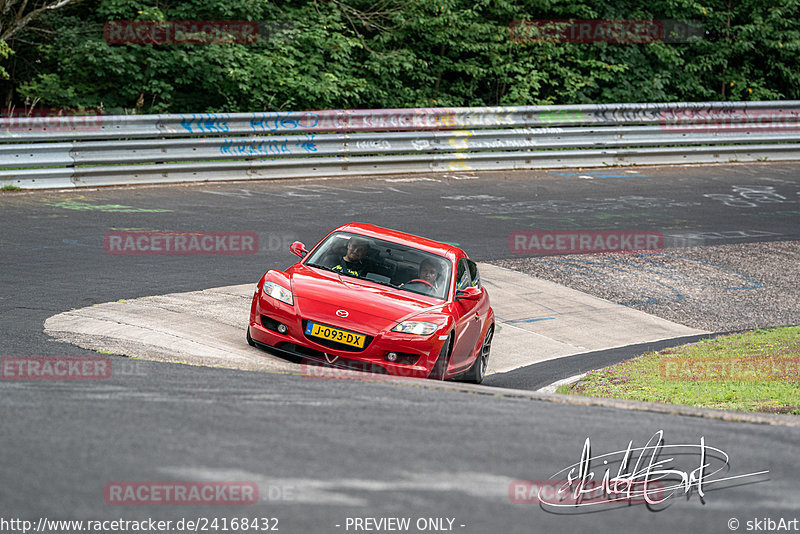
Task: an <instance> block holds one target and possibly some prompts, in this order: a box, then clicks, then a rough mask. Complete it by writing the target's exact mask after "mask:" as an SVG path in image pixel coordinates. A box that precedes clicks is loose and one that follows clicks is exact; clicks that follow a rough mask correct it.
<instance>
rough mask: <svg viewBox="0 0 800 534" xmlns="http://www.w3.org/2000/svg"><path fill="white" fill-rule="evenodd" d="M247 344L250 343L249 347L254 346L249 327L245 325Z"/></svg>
mask: <svg viewBox="0 0 800 534" xmlns="http://www.w3.org/2000/svg"><path fill="white" fill-rule="evenodd" d="M247 344H248V345H250V346H251V347H255V346H256V342H255V341H253V338H252V337H250V327H249V326H248V327H247Z"/></svg>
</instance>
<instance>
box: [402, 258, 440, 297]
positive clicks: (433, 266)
mask: <svg viewBox="0 0 800 534" xmlns="http://www.w3.org/2000/svg"><path fill="white" fill-rule="evenodd" d="M440 274H441V267H440V266H439V264H438V263H436V262H435V261H434V260H431V259H429V258H425V259H424V260H422V262H420V264H419V274H418V276H417V278H414V279H413V280H409V281H408V282H406V283H405V284H403V285H401V286H400V287H405V286H407V285H409V284H417V285H419V286H420V287H419V288H417V289H419V290H421V291H422V292H423V293H424V294H426V295H431V296H433V295H435V294H437V293H438V292H439V275H440Z"/></svg>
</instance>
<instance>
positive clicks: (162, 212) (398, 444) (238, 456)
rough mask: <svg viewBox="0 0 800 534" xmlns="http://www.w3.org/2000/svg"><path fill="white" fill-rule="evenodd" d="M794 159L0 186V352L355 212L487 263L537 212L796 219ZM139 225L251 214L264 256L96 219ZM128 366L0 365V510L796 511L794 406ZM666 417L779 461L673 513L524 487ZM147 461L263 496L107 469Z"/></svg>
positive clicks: (284, 519)
mask: <svg viewBox="0 0 800 534" xmlns="http://www.w3.org/2000/svg"><path fill="white" fill-rule="evenodd" d="M798 170H800V167H798V166H796V165H791V164H752V165H720V166H703V167H670V168H637V169H635V170H633V169H629V170H625V169H602V170H588V171H586V172H584V171H574V170H572V171H564V172H560V171H549V172H545V171H530V172H523V173H482V174H480V175H479V176H478V175H468V174H462V175H448V176H440V175H431V176H429V177H410V178H409V177H396V178H374V179H351V180H326V181H323V180H313V181H307V182H297V181H291V182H274V183H264V182H260V183H255V182H253V183H238V184H194V185H189V186H182V185H181V186H159V187H138V188H115V189H103V190H99V191H68V192H54V191H51V192H35V193H14V194H3V195H2V196H0V206H2V212H0V221H2V228H3V232H2V234H0V246H2V255H0V269H2V273H3V275H2V285H3V290H2V293H0V332H2V333H1V334H0V355H3V356H39V355H48V356H62V355H91V354H96V353H93V352H90V351H85V350H82V349H78V348H77V347H74V346H72V345H67V344H62V343H57V342H54V341H51V340H49V339H48V338H47V337H46V336H45V335H44V334H43V333H42V323H43V321H44V320H45V319H46V318H47V317H49V316H51V315H54V314H56V313H59V312H63V311H66V310H69V309H71V308H77V307H84V306H88V305H91V304H94V303H102V302H107V301H113V300H117V299H122V298H133V297H139V296H145V295H152V294H162V293H169V292H178V291H190V290H197V289H203V288H208V287H218V286H223V285H233V284H241V283H247V282H254V281H255V280H256V279H257V278H258V277H259V276H260V275H261V274H262V273H263V271H264V270H266V268H268V267H279V268H283V267H286V266H288V265H289V264H290V263H291V262H292V261H293V260H292V258H293V257H292V256H290V255H289V254H288V253H287V252H286V251H285V244H286V243H287V242H288V241H291V240H294V239H300V240H303V241H305V242H306V243H313V242H315V241H316V240H317V239H319V238H320V237H321V236H322V235H324V233H326V232H327V231H328V230H329V229H330V228H332V227H334V226H336V225H338V224H341V223H344V222H348V221H351V220H359V221H364V222H372V223H375V224H380V225H382V226H388V227H395V228H398V229H401V230H406V231H411V232H414V233H419V234H424V235H428V236H431V237H433V238H436V239H440V240H445V241H451V242H457V243H459V244H460V246H462V247H463V248H464V249H466V250H467V251H468V252H469V253H470V255H471V256H472V257H474V258H475V259H477V260H481V261H487V260H494V259H498V258H503V257H510V256H511V253H510V251H509V248H508V236H509V234H510V233H511V232H512V231H515V230H520V229H527V228H530V227H531V225H538V226H536V227H540V228H551V229H561V228H584V229H595V228H608V227H609V226H610V225H611V226H612V227H616V228H623V229H651V230H660V231H662V232H663V233H664V234H665V236H666V238H668V239H667V244H668V245H669V244H670V243H675V244H684V245H685V244H686V243H687V240H695V241H697V240H701V239H709V240H713V243H714V244H724V243H726V242H731V243H742V242H752V241H765V240H790V239H791V240H796V239H798V238H800V225H798V224H797V221H798V219H797V218H798V216H800V213H799V210H798V209H797V203H798V198H800V197H798V185H799V184H800V179H798ZM753 186H758V188H761V189H758V188H754V187H753ZM743 187H746V188H747V189H742V188H743ZM775 195H778V196H779V197H780V199H782V200H780V199H779V200H777V201H776V199H778V197H776V196H775ZM745 203H748V204H752V206H746V205H745ZM532 215H533V217H532ZM125 229H150V230H171V231H250V232H257V233H258V234H259V240H260V244H261V248H260V251H259V253H258V254H256V255H251V256H113V255H109V254H106V253H105V252H104V250H103V236H104V235H105V234H106V233H107V232H109V231H112V230H125ZM115 361H117V360H116V359H115ZM119 368H120V369H124V370H125V371H124V372H120V373H116V374H115V375H114V376H112V377H111V378H110V379H108V380H105V381H102V382H92V383H88V382H70V383H64V382H40V383H36V382H9V381H3V382H0V388H2V390H3V391H2V396H1V397H0V399H1V402H2V410H3V413H4V416H3V418H2V423H0V430H1V431H2V436H3V437H2V438H0V439H2V442H1V443H2V450H3V454H2V456H1V457H0V473H1V474H2V477H3V480H4V484H2V485H0V510H1V511H2V516H3V518H9V517H21V518H28V519H35V518H38V517H42V516H45V517H48V518H50V519H112V518H118V517H124V518H145V517H154V518H157V519H171V518H180V517H195V518H196V517H199V516H206V517H214V516H217V517H256V516H259V517H261V516H271V517H278V518H279V519H280V531H282V532H308V533H316V532H346V531H349V532H352V531H353V530H345V521H346V518H347V517H365V516H370V517H386V516H401V517H402V516H408V517H412V518H414V519H417V518H421V517H450V518H455V523H454V525H455V526H454V530H456V531H460V532H465V533H466V532H476V533H478V532H481V533H482V532H487V531H497V532H531V531H540V530H542V529H548V530H550V529H552V530H555V531H558V532H568V531H578V530H587V529H589V528H592V529H597V528H598V527H601V528H603V529H606V528H613V529H616V530H618V531H622V532H642V531H645V530H651V529H652V528H653V526H656V528H662V529H671V530H672V531H675V532H687V531H698V530H701V529H702V530H703V531H708V532H726V531H729V530H728V524H727V522H728V520H729V518H731V517H737V518H738V519H739V520H740V521H741V528H742V529H743V530H744V529H745V522H746V521H747V520H753V519H755V518H766V517H769V518H772V519H774V520H778V519H780V518H782V517H783V518H785V519H793V518H794V517H795V515H796V514H797V509H798V503H799V502H800V499H799V498H798V496H797V495H798V491H800V484H798V482H797V481H798V480H799V479H800V469H799V468H798V467H797V465H796V463H795V457H796V444H797V442H798V441H800V440H799V438H800V431H798V428H797V427H793V426H767V425H753V424H744V423H733V422H725V421H713V420H705V419H699V418H694V417H683V416H674V415H667V414H653V413H648V412H637V411H630V410H618V409H614V408H608V407H592V408H587V407H586V406H573V405H564V404H555V403H550V402H542V401H540V400H531V399H524V398H515V397H507V396H491V395H485V394H468V393H465V392H462V391H442V390H440V389H436V388H432V389H431V388H426V387H419V386H416V385H410V384H406V385H399V386H398V385H393V384H380V383H379V384H372V383H363V382H351V381H341V380H327V381H326V380H316V381H315V380H307V379H303V378H302V377H299V376H294V375H278V374H267V373H245V372H238V371H229V370H218V369H207V368H195V367H188V366H180V365H174V364H160V363H154V362H140V361H126V362H125V365H124V366H121V367H119ZM562 372H568V370H562ZM660 429H663V430H664V431H665V434H664V438H665V442H666V443H667V444H687V445H697V444H698V443H699V442H700V439H701V436H703V437H705V441H706V443H707V444H708V445H712V446H715V447H719V448H721V449H724V450H725V451H726V452H727V453H728V454H729V455H730V460H729V464H728V469H729V472H728V476H733V475H737V474H746V473H751V472H756V471H762V470H770V474H768V475H761V476H760V477H748V478H746V479H740V480H738V481H737V482H736V483H730V484H729V485H730V486H732V487H727V488H725V489H719V488H720V486H721V485H720V484H717V485H716V488H717V490H713V489H714V488H713V487H712V486H709V487H708V491H707V493H706V497H705V504H701V500H700V499H699V497H698V495H697V494H696V493H695V492H692V494H691V495H690V496H688V498H687V497H683V496H682V497H680V498H674V499H672V500H670V501H669V503H670V506H669V507H667V508H666V509H664V510H662V511H661V512H659V513H654V512H653V511H650V510H649V509H648V508H647V507H646V506H643V505H636V506H630V507H628V506H624V507H619V506H616V507H600V508H599V509H598V508H595V507H593V508H591V509H590V508H579V509H571V510H572V511H571V513H569V514H563V513H553V510H552V509H546V508H542V507H540V506H538V505H523V504H512V503H511V501H510V498H509V486H510V484H512V483H513V481H515V480H520V479H521V480H542V479H547V478H548V477H550V476H551V475H553V474H555V473H556V472H557V471H559V470H560V469H562V468H564V467H566V466H568V465H571V464H574V463H575V462H577V461H578V460H579V458H580V453H581V448H582V446H583V443H584V440H585V439H586V437H587V436H590V437H591V441H592V452H593V454H603V453H605V452H612V451H618V450H621V449H624V448H625V447H626V446H627V444H628V442H629V441H630V440H633V441H634V443H635V444H636V445H639V446H641V445H643V444H644V443H645V442H646V441H647V440H648V439H649V438H650V436H652V435H653V434H654V433H655V432H656V431H658V430H660ZM698 461H699V457H697V455H696V454H694V453H691V454H685V455H682V456H680V457H677V459H676V461H675V462H673V463H672V467H674V468H676V469H682V470H686V471H691V470H692V469H695V467H696V466H697V462H698ZM597 471H598V476H600V475H601V474H602V473H601V468H600V467H599V466H598V467H597ZM719 476H720V475H717V477H719ZM145 480H155V481H157V480H162V481H163V480H189V481H204V480H213V481H227V480H251V481H255V482H256V483H258V484H259V487H260V490H261V491H260V493H261V499H260V501H259V503H258V504H256V505H251V506H245V507H235V508H234V507H219V506H216V507H214V506H191V507H177V506H114V505H108V504H106V503H105V501H104V499H103V488H104V486H105V484H107V483H109V482H111V481H145ZM745 482H757V483H750V484H746V483H745ZM722 485H726V484H722ZM712 490H713V491H712ZM276 494H280V495H281V497H280V498H271V496H272V497H274V496H275V495H276ZM590 510H591V511H592V512H596V513H587V512H589V511H590ZM337 524H338V525H341V526H340V527H337V526H336V525H337ZM462 524H463V525H465V526H463V527H461V526H459V525H462ZM410 531H411V532H418V531H419V530H414V529H411V530H410Z"/></svg>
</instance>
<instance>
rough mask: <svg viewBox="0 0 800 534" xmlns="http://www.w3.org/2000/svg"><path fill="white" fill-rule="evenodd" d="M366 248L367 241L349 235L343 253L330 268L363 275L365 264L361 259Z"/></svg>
mask: <svg viewBox="0 0 800 534" xmlns="http://www.w3.org/2000/svg"><path fill="white" fill-rule="evenodd" d="M368 250H369V241H367V240H366V239H364V238H361V237H351V238H350V240H349V241H348V242H347V251H346V253H345V255H344V256H343V257H342V258H340V259H339V261H338V262H337V263H336V264H335V265H334V266H333V267H331V270H332V271H336V272H340V273H342V274H347V275H350V276H364V275H365V274H366V270H367V266H366V264H365V263H364V261H363V260H364V257H365V256H366V255H367V251H368Z"/></svg>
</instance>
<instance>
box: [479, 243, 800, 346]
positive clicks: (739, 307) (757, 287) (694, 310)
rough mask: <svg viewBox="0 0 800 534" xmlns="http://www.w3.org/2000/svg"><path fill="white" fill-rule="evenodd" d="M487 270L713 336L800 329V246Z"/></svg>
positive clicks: (743, 246)
mask: <svg viewBox="0 0 800 534" xmlns="http://www.w3.org/2000/svg"><path fill="white" fill-rule="evenodd" d="M490 263H493V264H495V265H499V266H501V267H505V268H508V269H514V270H517V271H521V272H524V273H526V274H529V275H532V276H536V277H538V278H542V279H545V280H550V281H552V282H556V283H559V284H562V285H565V286H567V287H571V288H573V289H577V290H579V291H583V292H585V293H589V294H590V295H594V296H596V297H600V298H603V299H606V300H610V301H612V302H617V303H619V304H623V305H626V306H630V307H632V308H636V309H638V310H642V311H644V312H647V313H650V314H653V315H657V316H658V317H662V318H664V319H668V320H670V321H674V322H676V323H680V324H683V325H686V326H690V327H694V328H699V329H703V330H709V331H712V332H727V331H733V330H746V329H753V328H763V327H769V326H789V325H797V324H800V283H799V282H798V279H800V276H798V275H800V241H777V242H769V243H764V242H761V243H739V244H732V245H717V246H700V247H686V248H670V249H665V250H664V251H663V252H662V253H644V254H635V253H628V254H591V255H588V254H576V255H568V256H538V257H526V258H514V259H507V260H496V261H492V262H490Z"/></svg>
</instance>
